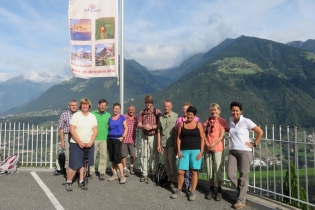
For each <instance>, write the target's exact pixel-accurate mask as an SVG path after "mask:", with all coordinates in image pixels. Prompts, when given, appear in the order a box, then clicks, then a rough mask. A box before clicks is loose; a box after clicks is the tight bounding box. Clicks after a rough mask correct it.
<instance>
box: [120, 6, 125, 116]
mask: <svg viewBox="0 0 315 210" xmlns="http://www.w3.org/2000/svg"><path fill="white" fill-rule="evenodd" d="M120 17H121V18H120V33H121V36H120V77H119V80H120V104H121V110H120V112H121V114H123V113H124V0H121V2H120Z"/></svg>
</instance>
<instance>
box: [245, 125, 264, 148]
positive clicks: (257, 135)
mask: <svg viewBox="0 0 315 210" xmlns="http://www.w3.org/2000/svg"><path fill="white" fill-rule="evenodd" d="M252 131H254V132H255V133H256V139H255V141H254V143H255V144H256V146H258V144H259V142H260V139H261V137H262V135H263V134H264V132H263V130H261V128H260V127H259V126H255V127H253V128H252ZM245 144H246V145H247V146H248V147H250V148H254V146H253V145H252V144H251V143H249V142H246V143H245Z"/></svg>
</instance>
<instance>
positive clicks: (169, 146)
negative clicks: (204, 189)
mask: <svg viewBox="0 0 315 210" xmlns="http://www.w3.org/2000/svg"><path fill="white" fill-rule="evenodd" d="M172 108H173V105H172V102H171V101H170V100H166V101H165V102H164V115H163V116H160V118H159V126H158V135H157V137H158V148H157V149H158V152H159V153H162V152H163V161H164V169H165V171H166V175H167V179H168V181H167V182H166V183H165V184H164V185H163V186H164V187H168V186H171V187H172V188H174V187H175V186H177V184H176V183H177V167H176V152H175V147H174V145H175V138H176V136H175V124H176V121H177V118H178V114H176V113H174V112H172Z"/></svg>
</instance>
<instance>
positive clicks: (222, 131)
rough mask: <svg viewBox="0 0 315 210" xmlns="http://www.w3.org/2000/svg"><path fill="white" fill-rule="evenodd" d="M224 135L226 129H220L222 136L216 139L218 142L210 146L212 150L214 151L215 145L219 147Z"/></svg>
mask: <svg viewBox="0 0 315 210" xmlns="http://www.w3.org/2000/svg"><path fill="white" fill-rule="evenodd" d="M224 133H225V129H224V128H221V129H220V136H219V138H218V139H216V140H215V141H214V142H213V143H212V144H211V145H210V149H212V148H213V147H214V146H215V145H217V144H218V143H219V142H220V141H222V140H223V137H224Z"/></svg>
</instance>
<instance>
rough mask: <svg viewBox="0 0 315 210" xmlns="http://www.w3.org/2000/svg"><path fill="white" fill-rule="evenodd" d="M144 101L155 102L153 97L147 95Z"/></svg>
mask: <svg viewBox="0 0 315 210" xmlns="http://www.w3.org/2000/svg"><path fill="white" fill-rule="evenodd" d="M144 102H145V103H152V104H153V97H152V96H149V95H147V96H146V97H145V98H144Z"/></svg>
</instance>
